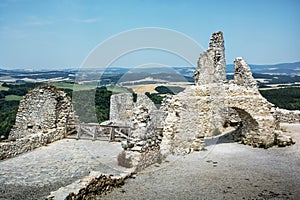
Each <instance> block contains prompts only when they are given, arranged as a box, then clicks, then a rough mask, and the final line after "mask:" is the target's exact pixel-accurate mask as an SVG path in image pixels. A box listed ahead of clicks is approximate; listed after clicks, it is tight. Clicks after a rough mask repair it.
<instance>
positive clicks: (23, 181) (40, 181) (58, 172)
mask: <svg viewBox="0 0 300 200" xmlns="http://www.w3.org/2000/svg"><path fill="white" fill-rule="evenodd" d="M121 150H122V148H121V145H120V143H113V142H111V143H109V142H107V141H91V140H74V139H64V140H60V141H57V142H55V143H52V144H49V145H48V146H45V147H41V148H38V149H35V150H33V151H31V152H28V153H25V154H22V155H20V156H17V157H15V158H11V159H7V160H4V161H0V199H11V198H15V199H34V198H40V197H42V196H47V195H48V194H49V192H50V191H51V190H56V189H58V188H59V187H61V186H66V185H68V184H70V183H72V182H74V181H76V180H78V179H81V178H82V177H84V176H86V175H88V174H89V173H90V172H91V171H101V172H103V173H110V174H120V173H122V172H123V170H125V169H124V168H121V167H119V166H118V165H117V155H118V153H119V152H120V151H121Z"/></svg>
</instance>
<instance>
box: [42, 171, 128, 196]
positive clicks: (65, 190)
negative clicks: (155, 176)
mask: <svg viewBox="0 0 300 200" xmlns="http://www.w3.org/2000/svg"><path fill="white" fill-rule="evenodd" d="M131 175H132V173H129V174H121V175H118V176H116V175H114V176H113V175H109V174H102V173H101V172H95V171H92V172H91V173H90V175H89V176H86V177H84V178H83V179H81V180H79V181H76V182H74V183H72V184H70V185H68V186H66V187H62V188H60V189H58V190H57V191H53V192H51V194H50V195H49V196H48V197H47V198H46V199H47V200H60V199H66V200H77V199H78V200H79V199H94V198H95V196H96V195H97V196H100V195H104V194H106V193H109V192H111V191H112V190H113V189H114V188H116V187H120V186H122V185H123V184H124V182H125V180H126V179H127V178H129V177H131Z"/></svg>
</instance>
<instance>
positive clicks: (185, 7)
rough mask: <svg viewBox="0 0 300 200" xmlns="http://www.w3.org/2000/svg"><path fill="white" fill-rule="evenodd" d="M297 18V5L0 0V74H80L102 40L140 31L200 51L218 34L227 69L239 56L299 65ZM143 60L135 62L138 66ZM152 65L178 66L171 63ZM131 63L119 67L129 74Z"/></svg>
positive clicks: (257, 0) (288, 1) (289, 0)
mask: <svg viewBox="0 0 300 200" xmlns="http://www.w3.org/2000/svg"><path fill="white" fill-rule="evenodd" d="M299 10H300V1H297V0H246V1H239V0H231V1H225V0H224V1H222V0H216V1H209V0H207V1H206V0H202V1H197V0H190V1H180V0H174V1H167V0H163V1H159V0H145V1H139V0H130V1H121V0H119V1H117V0H113V1H104V0H103V1H83V0H82V1H81V0H73V1H68V0H52V1H50V0H46V1H38V0H22V1H21V0H3V1H1V2H0V44H1V45H0V68H5V69H15V68H36V69H52V68H55V69H59V68H61V69H62V68H72V67H73V68H74V67H79V66H80V64H81V63H82V62H83V60H84V59H85V58H86V56H87V55H88V54H89V52H90V51H91V50H92V49H93V48H95V47H96V46H97V45H98V44H99V43H101V42H103V41H104V40H105V39H107V38H109V37H111V36H112V35H115V34H118V33H120V32H123V31H126V30H129V29H134V28H142V27H161V28H167V29H172V30H175V31H179V32H182V33H184V34H186V35H188V36H190V37H191V38H193V39H194V40H195V41H197V42H198V43H199V44H200V45H201V46H202V47H203V48H204V49H206V48H207V44H208V42H209V37H210V35H211V34H212V33H213V32H215V31H217V30H221V31H223V33H224V38H225V47H226V57H227V63H228V64H230V63H232V62H233V60H234V58H235V57H238V56H242V57H244V58H245V59H246V61H247V62H248V63H251V64H276V63H287V62H297V61H300V45H299V44H298V40H297V38H298V36H299V35H300V25H299V19H300V12H299ZM199 53H200V52H199ZM155 55H156V54H155ZM147 57H148V58H149V57H150V58H151V56H148V55H147V54H144V56H141V55H139V56H136V57H134V56H133V58H134V59H141V61H143V59H145V58H147ZM162 57H163V58H162ZM156 58H157V59H168V60H169V62H170V64H172V65H176V64H178V63H179V62H178V59H174V58H172V57H171V56H166V55H163V56H161V58H159V56H158V57H156ZM131 60H132V57H130V59H123V60H122V63H121V64H122V65H123V66H124V67H127V66H126V65H128V66H130V64H131V63H130V61H131ZM118 64H119V63H118ZM182 65H185V64H184V63H183V64H182Z"/></svg>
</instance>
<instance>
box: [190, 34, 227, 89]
mask: <svg viewBox="0 0 300 200" xmlns="http://www.w3.org/2000/svg"><path fill="white" fill-rule="evenodd" d="M225 68H226V60H225V47H224V39H223V33H222V32H221V31H219V32H215V33H213V34H212V36H211V38H210V43H209V48H208V50H207V51H204V52H202V53H201V55H200V58H199V60H198V68H197V69H196V71H195V72H194V79H195V84H196V85H201V84H209V83H218V82H222V81H225V80H226V71H225Z"/></svg>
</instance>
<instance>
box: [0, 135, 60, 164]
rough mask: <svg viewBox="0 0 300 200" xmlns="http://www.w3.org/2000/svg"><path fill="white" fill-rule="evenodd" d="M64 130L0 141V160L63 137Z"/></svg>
mask: <svg viewBox="0 0 300 200" xmlns="http://www.w3.org/2000/svg"><path fill="white" fill-rule="evenodd" d="M64 134H65V131H64V130H62V129H61V130H52V131H50V132H48V133H36V134H31V135H27V136H24V137H22V138H18V139H16V140H14V141H6V142H1V143H0V160H3V159H7V158H12V157H15V156H17V155H19V154H22V153H25V152H28V151H32V150H33V149H35V148H38V147H42V146H45V145H47V144H49V143H51V142H54V141H57V140H60V139H63V138H64V137H65V135H64Z"/></svg>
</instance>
